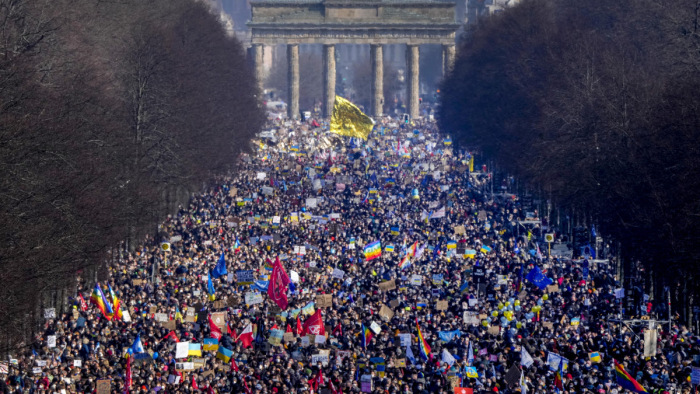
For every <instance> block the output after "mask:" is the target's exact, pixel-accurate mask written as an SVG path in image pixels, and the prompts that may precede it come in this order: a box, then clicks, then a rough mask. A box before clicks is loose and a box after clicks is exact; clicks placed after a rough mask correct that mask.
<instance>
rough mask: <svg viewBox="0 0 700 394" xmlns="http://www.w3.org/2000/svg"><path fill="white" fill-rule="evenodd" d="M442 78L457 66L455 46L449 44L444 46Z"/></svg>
mask: <svg viewBox="0 0 700 394" xmlns="http://www.w3.org/2000/svg"><path fill="white" fill-rule="evenodd" d="M442 60H443V62H444V63H443V65H442V76H443V77H445V76H447V74H449V73H450V72H451V71H452V67H454V65H455V45H454V44H448V45H443V46H442Z"/></svg>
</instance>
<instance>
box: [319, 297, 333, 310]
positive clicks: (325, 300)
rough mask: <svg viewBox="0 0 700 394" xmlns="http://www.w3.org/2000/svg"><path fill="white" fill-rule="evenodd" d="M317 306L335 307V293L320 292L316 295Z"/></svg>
mask: <svg viewBox="0 0 700 394" xmlns="http://www.w3.org/2000/svg"><path fill="white" fill-rule="evenodd" d="M316 306H317V307H319V308H331V307H333V294H319V295H317V296H316Z"/></svg>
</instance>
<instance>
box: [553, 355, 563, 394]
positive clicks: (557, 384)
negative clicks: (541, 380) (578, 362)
mask: <svg viewBox="0 0 700 394" xmlns="http://www.w3.org/2000/svg"><path fill="white" fill-rule="evenodd" d="M563 365H564V359H563V358H560V359H559V368H558V369H557V373H556V374H554V388H556V389H558V390H557V392H558V391H559V390H564V381H563V380H562V376H563V375H564V367H563Z"/></svg>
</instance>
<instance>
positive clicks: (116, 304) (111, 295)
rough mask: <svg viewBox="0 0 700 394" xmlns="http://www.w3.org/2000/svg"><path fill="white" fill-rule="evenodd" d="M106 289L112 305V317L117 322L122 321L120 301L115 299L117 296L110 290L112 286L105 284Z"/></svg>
mask: <svg viewBox="0 0 700 394" xmlns="http://www.w3.org/2000/svg"><path fill="white" fill-rule="evenodd" d="M107 287H108V288H109V298H111V299H112V305H114V311H115V312H114V315H113V316H114V317H115V318H117V320H121V319H122V316H123V314H122V308H121V301H119V298H117V294H116V293H115V292H114V291H113V290H112V285H110V284H109V283H108V284H107Z"/></svg>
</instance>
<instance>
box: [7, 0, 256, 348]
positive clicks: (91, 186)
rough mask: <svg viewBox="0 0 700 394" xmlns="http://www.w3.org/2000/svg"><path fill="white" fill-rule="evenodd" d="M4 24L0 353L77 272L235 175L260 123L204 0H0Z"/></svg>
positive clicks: (248, 84) (237, 63)
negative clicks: (229, 173)
mask: <svg viewBox="0 0 700 394" xmlns="http://www.w3.org/2000/svg"><path fill="white" fill-rule="evenodd" d="M0 24H1V25H2V26H1V27H2V28H1V29H0V51H1V52H0V71H1V72H0V98H1V100H0V190H2V192H0V217H1V218H2V226H0V243H1V244H2V248H0V283H2V284H3V285H2V286H0V299H1V300H2V302H0V341H1V342H2V345H0V347H2V348H3V349H4V348H6V347H7V346H9V345H10V344H17V343H18V342H19V341H20V340H23V339H25V338H27V337H26V336H25V335H26V334H27V333H30V332H32V329H33V328H34V327H35V323H36V319H37V318H43V316H40V315H39V310H40V308H41V307H44V306H51V304H52V303H54V302H57V301H60V300H56V298H65V297H66V296H67V295H73V294H67V293H66V292H65V289H68V288H69V286H70V284H71V281H73V280H74V278H75V277H76V274H77V273H80V272H86V269H89V271H90V272H92V271H94V270H93V268H94V267H96V266H97V265H98V264H99V262H101V261H104V259H105V257H106V255H107V253H108V251H110V250H113V249H115V248H116V247H117V246H118V245H119V244H120V242H122V241H123V240H128V241H127V242H128V244H129V245H131V246H132V247H133V245H135V242H137V241H138V240H141V239H143V237H144V236H145V235H146V234H151V235H153V234H154V233H155V230H156V229H157V223H158V222H159V219H161V218H163V216H164V215H165V214H166V213H167V212H169V211H172V209H173V208H174V207H176V206H177V204H178V203H183V202H186V201H187V198H188V195H189V193H190V192H191V191H194V190H197V189H200V188H201V187H202V186H203V184H204V183H206V182H208V181H209V180H212V179H213V176H214V174H220V173H222V172H224V171H226V170H230V169H231V167H232V163H234V162H235V159H236V157H237V156H238V155H239V154H240V153H241V152H242V151H244V150H246V149H248V147H249V140H250V138H251V137H252V136H253V135H254V133H256V132H257V131H258V130H259V129H260V128H261V127H262V124H263V122H264V113H263V112H262V109H261V108H260V106H259V105H258V100H257V99H256V97H255V96H256V95H258V94H259V93H258V92H257V91H256V85H255V81H254V78H253V77H252V73H251V70H250V69H249V67H248V64H247V62H246V59H245V56H244V51H243V48H242V47H241V45H240V43H238V42H237V41H236V40H235V39H233V38H230V37H227V36H226V34H225V32H224V30H223V28H222V27H221V26H220V24H219V22H218V20H217V18H216V17H214V16H212V15H211V14H210V12H209V10H208V9H207V7H206V6H205V5H204V4H203V3H201V2H197V1H194V0H156V1H149V2H144V1H140V0H115V1H109V2H104V1H98V0H85V1H80V2H75V1H71V0H0ZM47 295H53V298H54V299H50V297H47ZM58 303H60V302H58Z"/></svg>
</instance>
